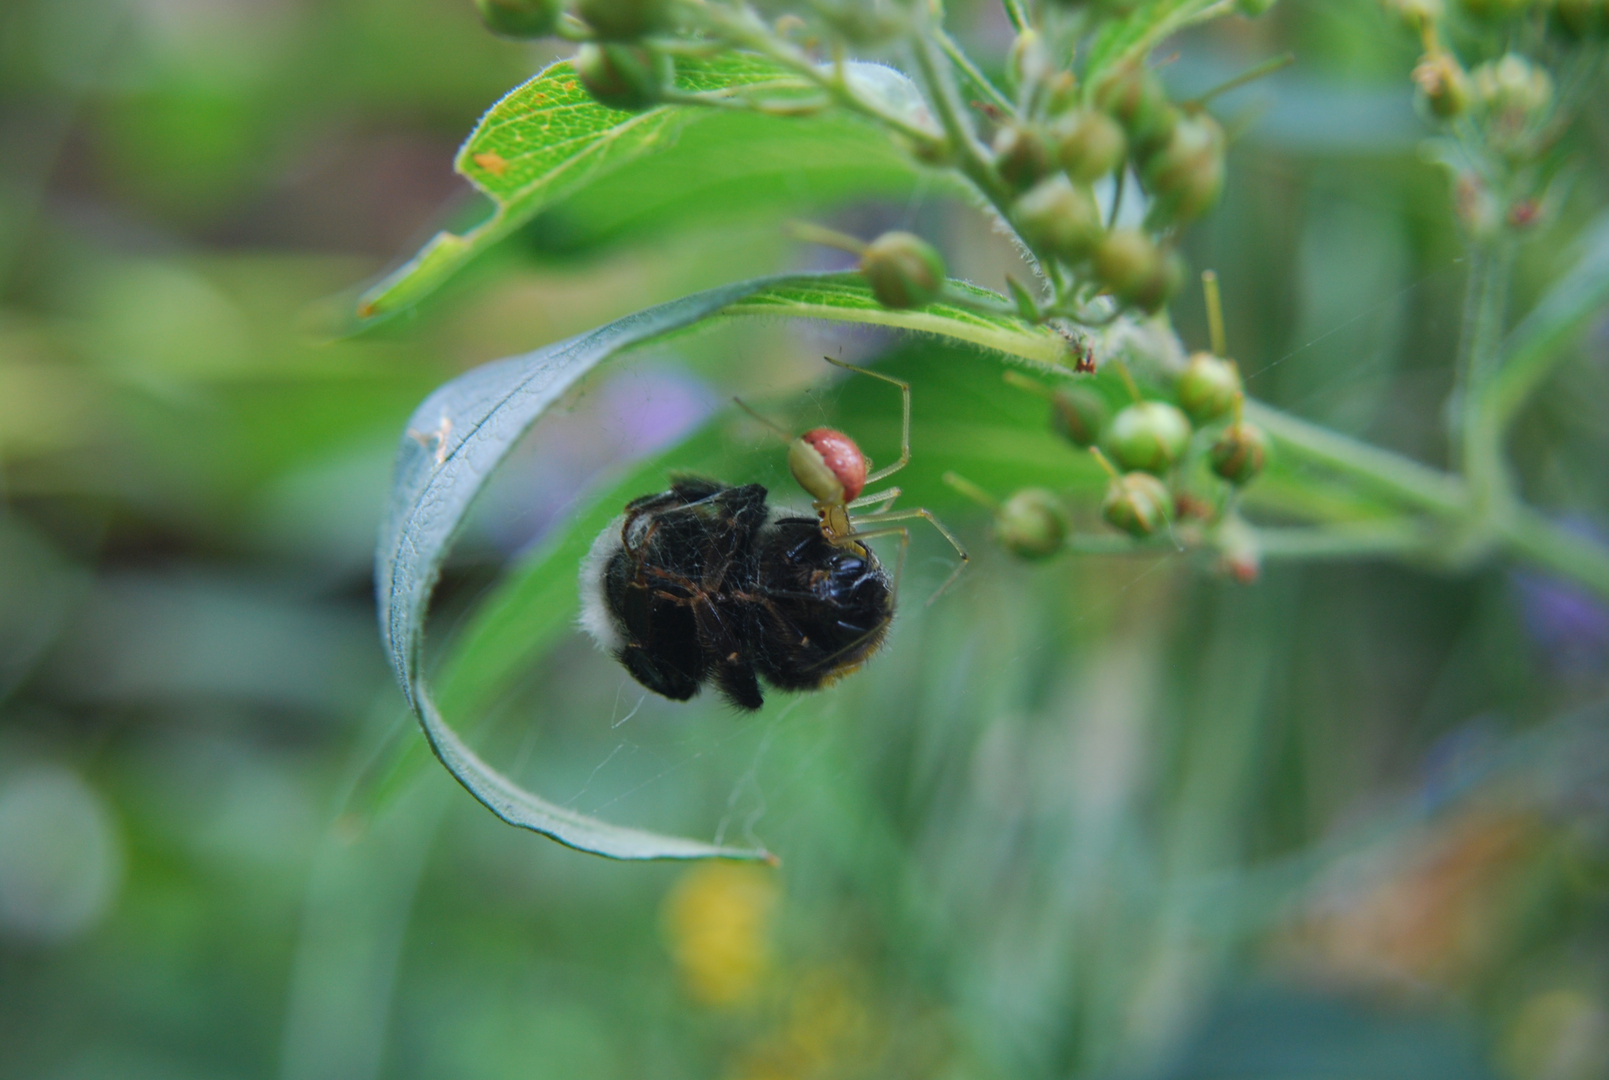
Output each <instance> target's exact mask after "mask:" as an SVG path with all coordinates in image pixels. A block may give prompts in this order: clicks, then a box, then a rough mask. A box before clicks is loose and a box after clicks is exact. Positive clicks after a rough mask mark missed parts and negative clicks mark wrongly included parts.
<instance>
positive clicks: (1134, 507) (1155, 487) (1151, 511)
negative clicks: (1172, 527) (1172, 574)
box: [1101, 472, 1172, 536]
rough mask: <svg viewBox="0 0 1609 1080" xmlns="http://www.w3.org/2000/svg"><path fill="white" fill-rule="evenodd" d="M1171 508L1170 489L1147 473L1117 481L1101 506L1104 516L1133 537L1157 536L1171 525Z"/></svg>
mask: <svg viewBox="0 0 1609 1080" xmlns="http://www.w3.org/2000/svg"><path fill="white" fill-rule="evenodd" d="M1171 508H1172V496H1170V495H1169V494H1168V485H1166V484H1164V483H1163V482H1162V481H1160V480H1158V479H1157V478H1156V477H1154V476H1152V475H1151V474H1150V473H1143V472H1132V473H1124V474H1123V475H1122V476H1119V477H1115V478H1114V479H1113V480H1112V482H1111V483H1110V484H1108V485H1107V486H1106V498H1105V499H1104V500H1103V501H1102V502H1101V514H1102V516H1104V517H1105V518H1106V520H1107V521H1109V522H1110V523H1112V524H1113V525H1115V526H1117V527H1118V528H1119V529H1122V530H1123V531H1124V532H1126V533H1128V534H1129V535H1130V536H1150V535H1151V534H1152V533H1154V532H1156V531H1157V529H1159V528H1161V527H1162V526H1163V525H1164V524H1165V523H1166V522H1167V520H1168V517H1169V511H1170V510H1171Z"/></svg>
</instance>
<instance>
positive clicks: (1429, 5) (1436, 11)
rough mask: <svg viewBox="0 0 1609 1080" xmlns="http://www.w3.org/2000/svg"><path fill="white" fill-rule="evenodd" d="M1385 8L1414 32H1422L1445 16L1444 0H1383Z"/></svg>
mask: <svg viewBox="0 0 1609 1080" xmlns="http://www.w3.org/2000/svg"><path fill="white" fill-rule="evenodd" d="M1385 6H1386V7H1387V8H1389V9H1390V10H1392V11H1395V12H1396V13H1397V15H1398V16H1400V17H1401V19H1402V21H1403V22H1405V23H1407V24H1408V25H1409V26H1411V27H1413V28H1414V29H1415V30H1423V29H1424V28H1425V27H1426V26H1428V25H1430V24H1431V23H1433V22H1435V21H1436V20H1437V19H1440V18H1441V17H1442V16H1443V15H1445V14H1447V6H1446V3H1445V2H1444V0H1385Z"/></svg>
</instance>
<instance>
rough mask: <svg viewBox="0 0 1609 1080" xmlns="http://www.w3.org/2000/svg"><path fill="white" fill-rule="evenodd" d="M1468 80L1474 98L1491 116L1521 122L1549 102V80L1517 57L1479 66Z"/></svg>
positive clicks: (1551, 97)
mask: <svg viewBox="0 0 1609 1080" xmlns="http://www.w3.org/2000/svg"><path fill="white" fill-rule="evenodd" d="M1471 78H1472V81H1473V83H1474V86H1475V96H1476V97H1477V98H1478V99H1479V100H1480V103H1481V104H1482V105H1484V106H1485V107H1486V108H1487V109H1488V110H1490V111H1492V112H1494V113H1508V114H1514V115H1517V116H1519V117H1521V118H1523V117H1525V116H1527V115H1530V114H1534V113H1539V112H1541V111H1542V110H1543V109H1546V108H1547V107H1548V105H1549V103H1551V102H1552V100H1553V80H1552V79H1551V78H1549V77H1548V73H1547V71H1546V70H1544V69H1543V68H1541V67H1539V66H1537V65H1536V64H1533V63H1531V62H1530V61H1529V60H1527V59H1525V57H1523V56H1520V55H1519V54H1518V53H1506V54H1505V55H1504V56H1503V57H1502V59H1500V60H1496V61H1493V62H1488V63H1485V64H1482V65H1481V66H1480V67H1478V68H1476V69H1475V71H1474V73H1473V75H1472V76H1471Z"/></svg>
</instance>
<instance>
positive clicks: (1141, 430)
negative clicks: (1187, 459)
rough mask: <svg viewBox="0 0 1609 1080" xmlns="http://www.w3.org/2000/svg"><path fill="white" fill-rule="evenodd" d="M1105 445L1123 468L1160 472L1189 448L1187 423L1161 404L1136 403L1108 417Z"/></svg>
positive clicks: (1187, 420)
mask: <svg viewBox="0 0 1609 1080" xmlns="http://www.w3.org/2000/svg"><path fill="white" fill-rule="evenodd" d="M1105 443H1106V452H1107V453H1108V454H1111V455H1112V458H1113V460H1115V461H1116V462H1117V463H1118V464H1119V465H1121V466H1122V467H1123V468H1125V469H1141V470H1143V471H1145V472H1150V473H1164V472H1167V471H1168V469H1169V468H1170V467H1172V465H1173V463H1174V462H1175V461H1177V460H1179V457H1180V455H1182V454H1183V453H1184V450H1185V447H1186V446H1188V445H1190V420H1189V418H1188V417H1186V416H1185V415H1184V413H1182V412H1180V411H1179V410H1178V409H1176V408H1174V407H1173V406H1172V405H1169V404H1168V403H1167V402H1165V401H1138V402H1135V403H1134V404H1133V405H1130V406H1128V407H1127V408H1125V409H1123V410H1122V411H1121V412H1119V413H1118V414H1117V415H1116V416H1115V417H1113V418H1112V426H1111V429H1110V430H1108V431H1107V433H1106V439H1105Z"/></svg>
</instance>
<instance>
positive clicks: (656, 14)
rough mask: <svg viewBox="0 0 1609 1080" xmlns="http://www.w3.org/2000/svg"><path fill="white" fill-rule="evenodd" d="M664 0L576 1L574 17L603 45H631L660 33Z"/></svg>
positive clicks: (663, 24) (662, 27)
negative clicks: (653, 33)
mask: <svg viewBox="0 0 1609 1080" xmlns="http://www.w3.org/2000/svg"><path fill="white" fill-rule="evenodd" d="M666 6H667V5H666V3H665V0H576V5H575V13H576V14H577V15H579V16H580V17H581V21H583V22H585V23H586V24H587V25H588V26H590V27H591V28H592V32H593V33H594V34H597V35H598V37H599V38H600V39H602V40H604V41H635V40H637V39H638V38H640V37H642V36H643V35H644V34H649V33H652V32H654V31H655V30H661V29H664V26H665V21H666V10H665V9H666Z"/></svg>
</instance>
